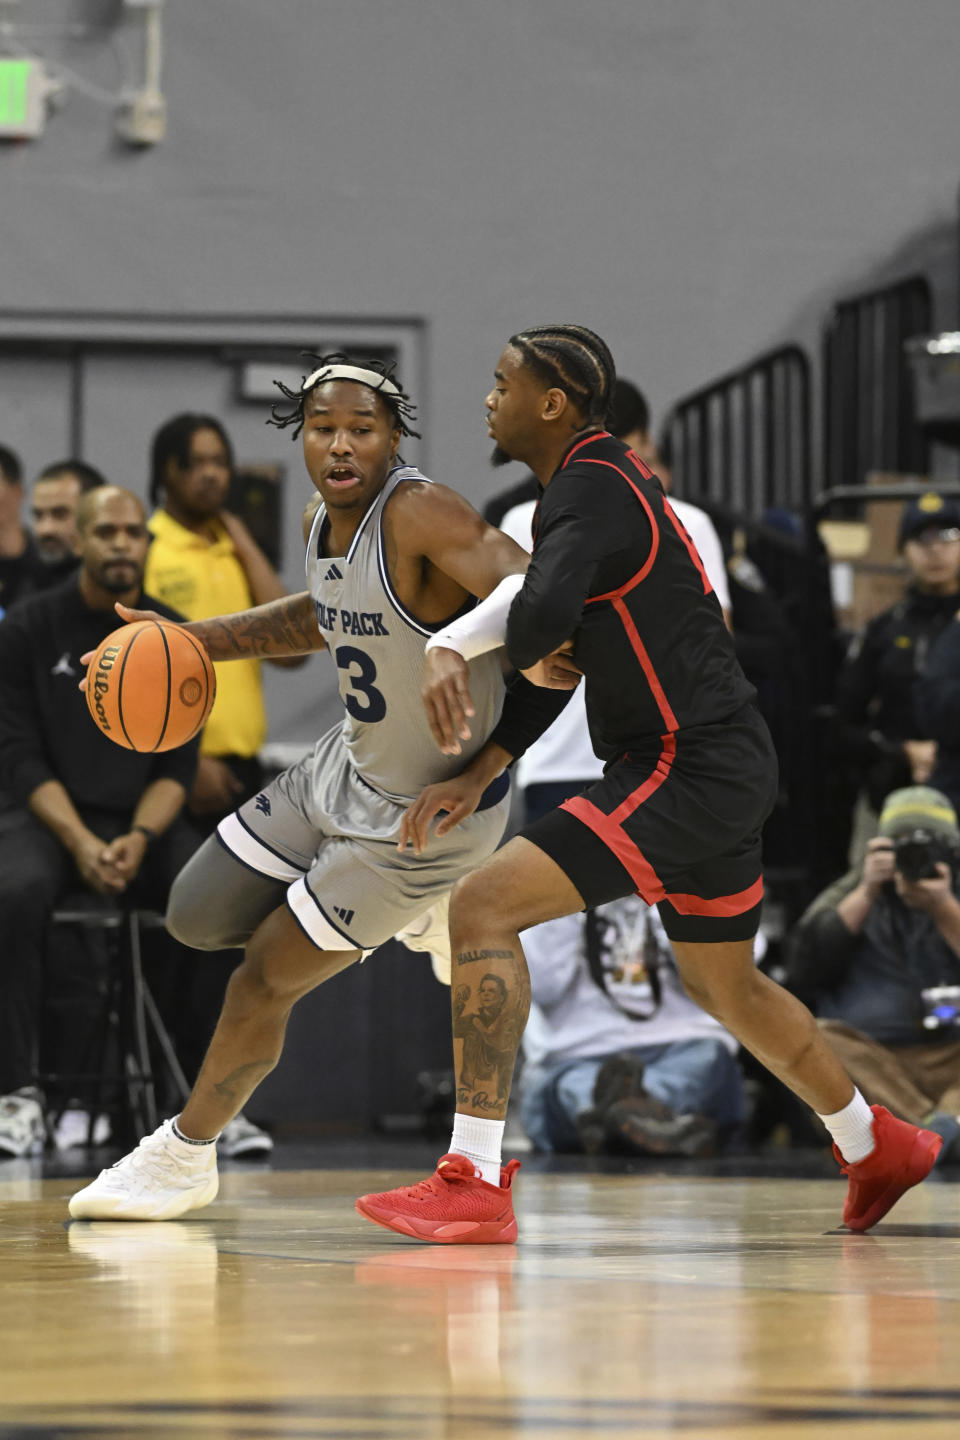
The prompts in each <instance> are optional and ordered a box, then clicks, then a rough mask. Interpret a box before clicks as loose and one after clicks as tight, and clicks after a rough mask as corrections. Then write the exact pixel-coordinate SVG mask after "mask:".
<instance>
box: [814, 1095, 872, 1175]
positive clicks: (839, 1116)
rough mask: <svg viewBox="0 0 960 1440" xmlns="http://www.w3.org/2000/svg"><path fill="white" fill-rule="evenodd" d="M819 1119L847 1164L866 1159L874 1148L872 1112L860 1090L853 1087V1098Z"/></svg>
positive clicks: (854, 1163)
mask: <svg viewBox="0 0 960 1440" xmlns="http://www.w3.org/2000/svg"><path fill="white" fill-rule="evenodd" d="M820 1119H821V1120H822V1121H823V1123H824V1125H826V1127H827V1129H828V1130H829V1131H830V1134H831V1135H832V1136H833V1139H834V1142H835V1143H836V1147H837V1149H838V1150H839V1151H840V1154H841V1155H842V1156H843V1158H844V1160H846V1162H847V1164H848V1165H856V1164H858V1162H859V1161H861V1160H866V1158H867V1156H868V1155H872V1154H873V1152H874V1150H875V1149H876V1141H875V1140H874V1138H873V1112H872V1111H871V1109H870V1106H869V1105H868V1104H867V1102H866V1100H864V1098H863V1096H862V1095H861V1094H860V1091H859V1090H857V1089H855V1090H854V1092H853V1099H852V1100H851V1101H850V1104H849V1105H844V1107H843V1109H842V1110H836V1111H835V1112H834V1113H833V1114H832V1115H821V1116H820Z"/></svg>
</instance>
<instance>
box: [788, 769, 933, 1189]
mask: <svg viewBox="0 0 960 1440" xmlns="http://www.w3.org/2000/svg"><path fill="white" fill-rule="evenodd" d="M958 863H960V829H958V825H957V815H956V812H955V810H954V809H953V806H952V805H951V804H950V802H949V800H948V799H947V797H946V796H945V795H943V794H941V793H940V791H938V790H932V789H930V788H928V787H926V786H920V785H917V786H911V787H909V788H907V789H903V790H894V791H893V792H892V793H891V794H890V795H888V796H887V799H886V801H885V803H884V806H883V810H882V811H881V815H880V833H879V834H878V835H877V836H876V837H875V838H874V839H873V840H871V841H869V843H868V845H867V850H866V854H865V856H864V860H863V865H862V867H861V868H860V869H859V870H855V871H852V872H851V873H850V874H848V875H846V876H844V877H843V879H841V880H838V881H836V882H835V883H834V884H833V885H831V886H830V887H829V888H828V889H827V890H825V891H824V892H823V893H822V895H820V896H818V898H817V899H816V900H815V901H814V902H813V904H812V905H811V906H810V907H809V909H808V910H807V912H806V914H805V915H803V917H802V918H801V919H800V921H799V923H798V925H797V927H796V929H795V931H794V933H793V935H792V937H791V939H790V943H789V946H788V951H787V983H788V984H789V986H790V988H791V989H793V990H794V991H795V992H797V993H799V994H800V995H801V996H802V997H803V998H804V999H805V1000H806V1001H807V1002H808V1003H809V1004H810V1006H811V1008H812V1009H813V1010H814V1013H815V1014H816V1015H817V1017H818V1023H819V1025H820V1027H821V1029H822V1030H823V1032H824V1034H825V1035H826V1038H827V1040H828V1041H829V1043H830V1045H831V1046H832V1048H833V1049H834V1050H835V1051H836V1053H837V1055H838V1057H839V1059H840V1060H841V1062H842V1063H843V1065H844V1066H845V1067H846V1069H847V1070H848V1071H849V1074H850V1076H851V1078H852V1079H853V1081H854V1084H855V1085H857V1086H858V1087H859V1089H860V1090H861V1092H862V1093H863V1095H864V1097H865V1098H866V1100H867V1101H868V1103H869V1104H879V1105H885V1106H886V1107H887V1109H888V1110H890V1111H891V1112H892V1113H893V1114H894V1115H897V1116H899V1117H900V1118H901V1119H903V1120H908V1121H911V1122H912V1123H913V1124H916V1125H924V1126H925V1127H926V1128H927V1129H930V1130H935V1131H937V1133H939V1134H941V1135H942V1136H943V1137H944V1146H943V1150H942V1151H941V1154H940V1163H941V1164H943V1163H944V1162H947V1163H950V1162H953V1163H956V1162H960V1119H958V1112H960V898H958Z"/></svg>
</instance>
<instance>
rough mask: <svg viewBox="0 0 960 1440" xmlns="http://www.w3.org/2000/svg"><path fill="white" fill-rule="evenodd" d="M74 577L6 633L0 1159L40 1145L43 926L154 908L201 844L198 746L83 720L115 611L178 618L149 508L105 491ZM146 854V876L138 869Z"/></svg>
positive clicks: (87, 521)
mask: <svg viewBox="0 0 960 1440" xmlns="http://www.w3.org/2000/svg"><path fill="white" fill-rule="evenodd" d="M77 523H78V529H79V540H78V548H79V556H80V566H79V569H78V570H77V571H76V572H75V573H74V574H72V575H70V577H69V578H68V579H66V580H65V581H63V582H62V583H61V584H59V585H56V586H54V587H52V588H51V589H49V590H46V591H44V592H43V593H42V594H39V595H36V596H33V597H31V598H30V599H28V600H25V601H23V602H22V603H21V604H20V605H18V606H16V607H15V608H14V609H13V610H12V611H11V612H10V613H9V614H8V615H7V616H6V617H5V618H4V619H3V620H2V622H0V789H2V791H3V793H4V795H5V797H6V798H7V799H8V800H12V802H13V808H8V809H7V810H5V811H4V812H3V813H0V934H2V935H3V937H4V943H3V950H2V955H0V1160H2V1159H3V1158H5V1157H9V1156H17V1155H26V1154H31V1153H33V1152H35V1151H36V1150H37V1149H39V1148H40V1146H41V1145H42V1142H43V1138H44V1133H45V1126H44V1113H43V1096H42V1095H41V1094H40V1093H39V1091H38V1090H37V1089H36V1088H35V1086H34V1081H35V1077H36V1074H37V1069H38V1065H37V1046H38V1032H39V1015H40V999H41V978H42V968H43V957H44V948H45V930H46V924H47V918H48V916H49V915H50V913H51V912H52V911H53V910H54V909H55V908H56V905H57V902H58V900H59V899H60V897H61V896H62V895H63V894H64V893H65V892H66V891H76V890H78V889H87V890H89V891H91V892H94V893H96V894H99V895H104V896H120V895H123V894H124V893H126V892H128V891H132V893H134V894H135V895H136V898H137V900H138V902H139V903H140V904H154V905H159V907H160V908H161V909H162V908H163V906H164V902H165V897H166V892H167V890H168V889H169V885H170V883H171V882H172V879H173V876H174V875H175V874H176V872H177V870H178V869H179V868H180V867H181V865H182V864H183V863H185V861H186V859H187V858H188V857H189V855H190V854H191V853H192V851H193V849H194V848H195V846H196V836H195V835H194V834H193V832H192V830H191V829H190V828H189V827H188V826H187V825H186V824H185V823H184V822H183V821H182V820H181V819H180V818H179V817H180V812H181V810H182V808H183V805H184V801H185V799H186V795H187V791H188V789H189V786H190V784H191V782H192V779H193V774H194V771H195V769H196V763H197V748H198V742H194V743H192V744H190V745H187V746H184V747H183V748H181V749H179V750H172V751H169V752H167V753H165V754H160V755H139V754H137V753H135V752H134V751H132V750H124V749H121V748H120V747H119V746H118V745H115V744H114V743H113V742H112V741H111V740H108V739H107V737H106V736H105V735H103V734H102V733H101V732H100V730H99V729H98V728H97V726H95V725H94V724H93V722H92V721H91V719H90V717H89V715H88V714H87V707H86V700H85V698H84V696H83V695H82V694H81V692H80V691H79V689H78V688H77V687H78V684H79V681H80V678H81V676H82V674H83V667H82V666H81V665H80V656H81V655H83V654H84V653H85V652H86V651H88V650H93V649H95V648H96V647H97V646H98V645H99V644H100V642H101V640H103V639H104V637H105V636H106V635H108V634H109V633H110V631H111V630H115V629H116V628H117V626H118V625H119V623H120V622H119V620H118V618H117V615H116V613H115V611H114V608H113V607H114V602H115V601H117V600H122V601H123V602H124V603H125V604H127V605H136V606H138V607H143V608H148V609H151V610H156V611H159V613H160V614H162V615H166V616H168V617H169V618H170V619H174V620H175V619H179V616H177V615H176V613H175V612H174V611H172V610H170V609H169V608H167V607H165V606H163V605H161V604H160V603H159V602H158V601H156V600H154V599H152V598H151V597H150V596H149V595H145V594H144V592H143V569H144V562H145V560H146V554H147V545H148V542H149V538H150V536H149V532H148V530H147V526H146V517H145V515H144V510H143V505H142V504H141V502H140V500H138V498H137V497H136V496H135V495H133V494H131V493H130V491H128V490H121V489H119V488H117V487H116V486H112V485H104V486H101V487H99V488H97V489H94V490H91V491H90V492H89V493H87V494H86V495H84V496H83V498H82V499H81V501H80V506H79V510H78V513H77ZM148 853H149V855H150V863H149V866H145V865H144V861H145V859H146V857H147V855H148Z"/></svg>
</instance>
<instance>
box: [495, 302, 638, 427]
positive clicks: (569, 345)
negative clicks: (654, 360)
mask: <svg viewBox="0 0 960 1440" xmlns="http://www.w3.org/2000/svg"><path fill="white" fill-rule="evenodd" d="M509 343H510V344H511V345H512V346H514V348H515V349H517V350H519V351H520V354H521V355H522V356H523V360H524V364H525V365H527V366H529V368H530V369H531V370H532V371H533V372H534V374H536V375H538V376H539V377H540V379H541V380H543V381H544V383H545V384H547V385H551V386H555V387H556V388H557V389H558V390H562V391H563V392H564V394H565V395H568V396H569V398H570V399H571V400H572V401H573V402H574V404H575V405H576V406H577V407H578V409H579V410H580V411H581V412H582V413H583V416H584V418H585V419H586V420H587V421H588V422H590V423H592V424H600V425H602V424H604V423H605V420H606V414H607V409H608V407H609V405H610V401H611V399H612V396H613V387H614V383H615V382H616V378H617V371H616V367H615V365H614V363H613V356H612V355H611V354H610V351H609V349H608V348H607V346H606V344H605V343H604V341H603V340H601V339H600V336H599V335H595V334H594V332H593V331H592V330H588V329H587V328H586V327H585V326H584V325H534V326H532V327H531V328H530V329H528V330H518V331H517V333H516V335H511V337H510V341H509Z"/></svg>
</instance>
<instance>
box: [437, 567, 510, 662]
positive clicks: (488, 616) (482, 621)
mask: <svg viewBox="0 0 960 1440" xmlns="http://www.w3.org/2000/svg"><path fill="white" fill-rule="evenodd" d="M523 579H524V577H523V576H522V575H508V576H507V577H506V579H504V580H501V581H500V584H499V585H498V586H497V588H496V589H495V590H492V591H491V592H490V594H489V595H488V596H487V598H486V600H481V601H480V604H479V605H475V606H474V608H473V609H472V610H471V611H470V612H469V613H468V614H467V615H461V617H460V619H459V620H454V621H452V622H451V623H450V624H449V625H447V626H446V628H445V629H443V630H438V631H437V633H436V635H431V636H430V639H429V640H428V641H427V643H426V646H425V647H424V648H425V649H426V650H433V649H435V648H436V647H437V646H442V648H443V649H444V650H456V652H457V654H458V655H462V656H463V658H464V660H472V659H473V658H474V656H475V655H483V654H485V653H486V651H487V650H496V649H497V647H498V646H500V645H502V644H503V642H504V640H505V639H506V635H507V616H508V614H509V613H510V606H511V605H512V604H513V601H514V597H515V596H516V595H517V593H518V592H519V590H520V589H521V587H522V585H523Z"/></svg>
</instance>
